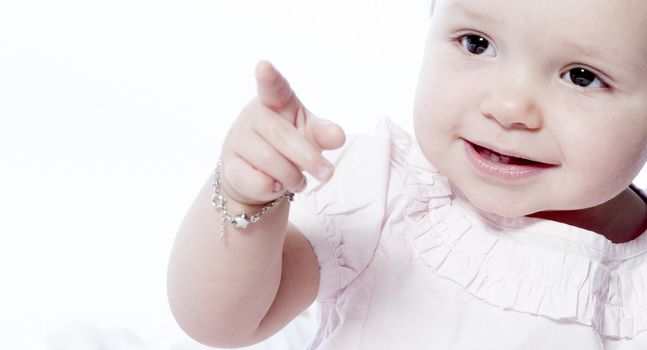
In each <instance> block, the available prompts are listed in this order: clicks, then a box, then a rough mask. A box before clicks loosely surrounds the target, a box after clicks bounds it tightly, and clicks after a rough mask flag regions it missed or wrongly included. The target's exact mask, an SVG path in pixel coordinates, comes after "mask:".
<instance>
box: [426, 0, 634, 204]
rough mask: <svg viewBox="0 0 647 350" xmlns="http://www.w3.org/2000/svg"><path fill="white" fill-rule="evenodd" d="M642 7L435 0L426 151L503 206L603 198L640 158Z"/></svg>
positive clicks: (600, 0) (601, 2)
mask: <svg viewBox="0 0 647 350" xmlns="http://www.w3.org/2000/svg"><path fill="white" fill-rule="evenodd" d="M646 19H647V2H645V1H644V0H622V1H608V0H591V1H585V2H582V1H580V0H545V1H537V0H437V3H436V6H435V10H434V14H433V18H432V21H431V28H430V32H429V37H428V42H427V48H426V54H425V58H424V60H423V63H422V70H421V73H420V80H419V85H418V91H417V95H416V102H415V111H414V123H415V129H416V137H417V139H418V142H419V144H420V146H421V148H422V150H423V152H424V153H425V155H426V156H427V158H428V159H429V160H430V161H431V162H432V163H433V164H434V166H435V167H436V168H438V169H439V170H440V171H441V172H443V173H444V174H445V175H446V176H448V178H449V179H450V180H451V181H452V182H453V183H454V184H456V185H457V186H458V187H459V188H460V189H461V190H462V192H463V193H464V194H465V195H466V196H467V197H468V198H469V200H470V201H471V202H472V203H473V204H474V205H476V206H477V207H478V208H480V209H482V210H485V211H488V212H492V213H496V214H499V215H503V216H522V215H528V214H531V213H535V212H539V211H545V210H573V209H582V208H588V207H592V206H595V205H598V204H601V203H604V202H606V201H608V200H610V199H611V198H613V197H614V196H616V195H617V194H618V193H620V192H621V191H622V190H624V189H625V188H626V187H627V186H628V185H629V184H630V183H631V181H632V180H633V179H634V177H635V176H636V175H637V174H638V172H639V171H640V169H641V168H642V166H643V164H644V163H645V160H646V159H647V63H646V62H647V59H646V57H647V26H646V25H645V20H646ZM492 150H496V151H498V153H499V154H504V155H506V154H507V155H508V156H516V157H506V156H500V155H498V154H496V153H493V152H492ZM524 159H526V160H524ZM527 159H529V160H531V161H528V160H527Z"/></svg>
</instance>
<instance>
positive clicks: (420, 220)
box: [382, 119, 647, 338]
mask: <svg viewBox="0 0 647 350" xmlns="http://www.w3.org/2000/svg"><path fill="white" fill-rule="evenodd" d="M382 132H386V134H387V135H388V136H389V137H390V139H391V142H392V151H391V160H392V164H393V168H394V170H395V171H396V172H397V173H398V174H399V176H400V178H401V179H402V181H403V183H404V188H405V195H406V198H407V203H406V207H405V212H404V217H405V219H406V221H407V224H408V226H409V227H408V232H410V237H411V240H412V246H413V249H414V252H415V254H416V255H417V256H418V257H419V258H420V260H421V262H422V263H423V264H424V265H425V266H427V267H428V268H429V269H430V270H431V271H433V272H434V273H436V274H438V275H440V276H442V277H444V278H447V279H450V280H452V281H454V282H455V283H458V284H460V285H462V286H463V287H464V288H465V289H466V290H467V291H468V292H469V293H470V294H472V295H473V296H474V297H476V298H478V299H480V300H482V301H484V302H486V303H488V304H491V305H493V306H496V307H500V308H502V309H505V310H514V311H517V312H523V313H529V314H534V315H539V316H543V317H547V318H549V319H553V320H559V321H570V322H576V323H580V324H583V325H587V326H590V327H592V328H594V329H595V330H597V331H598V333H600V334H601V335H603V336H605V337H610V338H632V337H634V336H636V335H637V334H638V333H640V332H643V331H647V234H643V235H641V236H640V237H639V238H637V239H635V240H633V241H631V242H627V243H622V244H614V243H612V242H611V241H609V240H608V239H607V238H606V237H604V236H602V235H599V234H597V233H594V232H591V231H587V230H584V229H581V228H579V227H575V226H570V225H567V224H564V223H559V222H554V221H549V220H543V219H537V218H530V217H520V218H505V217H500V216H497V215H493V214H490V213H485V212H482V211H480V210H478V209H476V208H474V207H473V206H472V205H471V204H470V203H469V202H468V201H467V200H466V199H465V198H464V196H463V195H462V194H461V193H460V191H458V189H456V188H453V186H452V184H451V183H450V182H449V181H448V179H447V178H446V177H444V176H443V175H442V174H440V173H439V172H438V171H437V170H436V169H435V168H434V167H433V166H432V165H431V164H430V163H429V162H428V161H427V159H426V158H425V157H424V155H423V153H422V151H421V150H420V148H419V147H418V144H417V142H415V139H414V138H413V137H411V136H410V135H409V134H408V133H407V132H405V131H404V130H402V129H400V128H399V127H397V126H396V125H394V124H393V123H392V122H391V121H390V120H388V119H386V120H385V121H384V122H383V123H382Z"/></svg>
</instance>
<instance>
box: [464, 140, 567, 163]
mask: <svg viewBox="0 0 647 350" xmlns="http://www.w3.org/2000/svg"><path fill="white" fill-rule="evenodd" d="M464 140H465V141H466V142H469V143H471V144H473V145H476V146H479V147H483V148H487V149H489V150H491V151H494V152H496V153H499V154H502V155H504V156H508V157H514V158H521V159H525V160H529V161H532V162H535V163H541V164H546V165H554V166H557V165H559V164H555V163H551V162H546V161H543V160H540V159H539V158H537V157H533V156H529V155H526V154H523V153H519V152H515V151H510V150H507V149H503V148H499V147H497V146H494V145H492V144H490V143H488V142H485V141H470V140H467V139H464Z"/></svg>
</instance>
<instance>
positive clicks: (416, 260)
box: [168, 0, 647, 350]
mask: <svg viewBox="0 0 647 350" xmlns="http://www.w3.org/2000/svg"><path fill="white" fill-rule="evenodd" d="M646 20H647V2H645V1H642V0H620V1H598V0H594V1H587V2H582V1H576V0H560V1H557V0H546V1H531V0H514V1H513V0H469V1H468V0H438V1H436V3H435V4H434V7H433V12H432V19H431V24H430V30H429V34H428V40H427V46H426V50H425V58H424V60H423V61H422V69H421V73H420V79H419V85H418V89H417V94H416V101H415V108H414V113H413V117H414V128H415V137H414V136H410V135H408V134H407V133H406V132H404V131H403V130H401V129H399V128H398V127H397V126H395V125H393V124H392V123H391V122H390V121H388V120H386V121H384V122H383V123H382V128H381V131H380V132H379V133H378V135H373V136H368V135H365V136H353V137H349V138H348V140H346V137H345V135H344V132H343V131H342V129H341V128H340V127H339V126H337V125H335V124H332V123H330V122H327V121H324V120H321V119H318V118H317V117H315V116H314V115H312V114H311V113H310V112H309V111H308V110H307V109H306V108H305V107H304V106H303V105H302V104H301V103H300V101H299V100H298V98H297V97H296V95H295V94H294V92H293V91H292V90H291V88H290V87H289V85H288V83H287V81H286V80H285V79H284V78H283V77H282V76H281V75H280V73H279V72H278V71H277V70H276V69H274V68H273V67H272V66H271V65H270V64H269V63H267V62H260V63H259V65H258V66H257V69H256V77H257V83H258V96H257V98H255V99H254V100H252V101H251V102H250V103H249V105H247V106H246V107H245V108H244V109H243V111H242V112H241V114H240V116H239V118H238V119H237V121H236V122H235V123H234V125H233V126H232V127H231V129H230V132H229V134H228V136H227V138H226V139H225V141H224V144H223V147H222V154H221V161H220V162H219V163H218V167H217V169H216V171H215V173H214V174H213V176H210V178H209V179H208V181H207V183H206V184H205V186H204V188H203V190H202V191H201V193H200V194H199V195H198V197H197V199H196V201H195V202H194V204H193V206H192V207H191V209H190V210H189V212H188V214H187V216H186V218H185V220H184V222H183V224H182V227H181V229H180V232H179V233H178V236H177V239H176V242H175V245H174V248H173V252H172V256H171V258H170V263H169V270H168V295H169V300H170V304H171V308H172V310H173V313H174V315H175V317H176V319H177V321H178V323H179V324H180V326H181V327H182V328H183V329H184V330H185V331H186V332H187V333H188V334H189V335H190V336H192V337H193V338H195V339H196V340H198V341H200V342H203V343H205V344H209V345H213V346H219V347H240V346H246V345H249V344H253V343H257V342H260V341H262V340H263V339H266V338H268V337H269V336H271V335H272V334H274V333H276V332H277V331H279V330H280V329H281V328H282V327H283V326H285V325H286V324H287V323H288V322H290V321H291V320H292V319H294V318H295V317H296V316H297V315H299V314H300V313H301V312H302V311H303V310H304V309H306V308H307V307H308V306H309V305H310V304H311V303H312V302H313V301H315V300H316V301H318V302H319V303H320V310H321V316H320V322H321V325H320V329H319V332H318V333H317V335H316V337H315V338H314V340H313V342H312V344H311V346H310V349H520V348H524V349H622V350H624V349H647V234H643V233H644V232H645V231H646V230H647V204H646V202H647V200H646V198H645V195H644V193H642V192H641V191H640V190H638V189H637V188H635V187H634V186H633V185H631V182H632V180H633V179H634V177H635V176H636V175H637V174H638V172H639V171H640V170H641V168H642V167H643V166H644V164H645V161H646V160H647V64H646V63H645V62H646V61H645V57H647V26H646V25H645V23H646V22H645V21H646ZM324 150H330V151H331V152H329V153H328V154H327V155H326V157H323V156H322V151H324ZM333 169H334V171H333ZM333 172H334V175H333ZM293 193H296V194H295V195H294V198H293ZM214 207H215V208H214Z"/></svg>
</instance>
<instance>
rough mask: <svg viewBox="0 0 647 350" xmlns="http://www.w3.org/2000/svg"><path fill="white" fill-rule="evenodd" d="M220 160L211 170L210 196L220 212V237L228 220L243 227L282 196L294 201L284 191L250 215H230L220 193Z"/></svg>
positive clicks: (273, 205)
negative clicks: (211, 185) (211, 187)
mask: <svg viewBox="0 0 647 350" xmlns="http://www.w3.org/2000/svg"><path fill="white" fill-rule="evenodd" d="M221 164H222V161H221V160H218V164H217V165H216V170H214V172H213V195H212V196H211V204H212V205H213V206H214V208H215V209H216V210H217V211H220V212H221V215H220V237H219V238H220V239H223V237H224V236H225V222H226V221H228V222H229V223H230V224H231V225H232V226H234V227H235V228H237V229H245V228H247V225H249V224H250V223H253V222H256V221H258V220H259V219H260V218H261V217H262V216H263V215H265V213H266V212H267V211H268V210H270V209H272V208H274V207H275V206H276V205H277V204H279V203H280V202H281V201H282V200H283V198H287V199H288V201H290V202H292V201H294V193H292V192H289V191H286V192H285V193H283V194H282V195H281V196H280V197H278V198H276V199H274V200H273V201H271V202H269V203H267V204H265V206H263V207H262V208H261V210H259V211H258V212H257V213H256V214H254V215H252V216H247V213H245V212H244V211H243V212H241V213H240V214H238V215H236V216H232V215H231V214H230V213H229V211H228V210H227V207H226V205H225V204H226V203H227V200H226V199H225V197H224V196H223V195H222V194H221V193H220V168H221Z"/></svg>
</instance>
